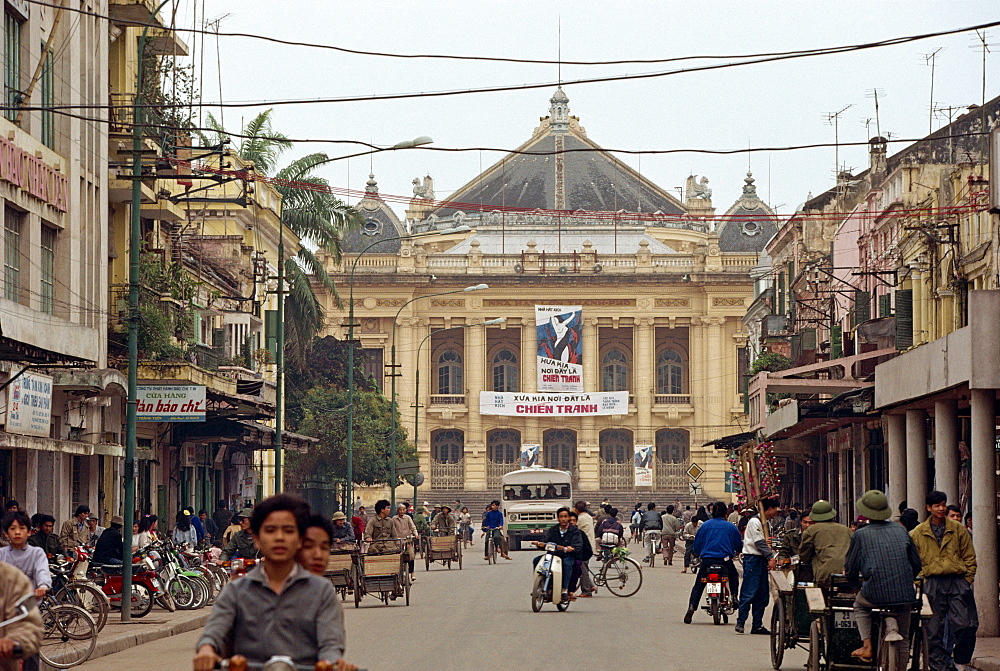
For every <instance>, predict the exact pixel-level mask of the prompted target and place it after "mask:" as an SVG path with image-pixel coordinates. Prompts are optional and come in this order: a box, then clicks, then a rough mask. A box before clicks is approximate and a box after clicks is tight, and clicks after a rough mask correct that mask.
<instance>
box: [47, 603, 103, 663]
mask: <svg viewBox="0 0 1000 671" xmlns="http://www.w3.org/2000/svg"><path fill="white" fill-rule="evenodd" d="M42 629H43V631H44V635H43V636H42V645H41V647H40V648H39V650H38V656H39V657H40V658H41V659H42V661H44V662H45V663H46V664H48V665H49V666H51V667H54V668H57V669H70V668H73V667H74V666H79V665H80V664H83V663H84V662H85V661H87V659H88V658H89V657H90V655H91V653H93V652H94V646H96V645H97V627H96V626H95V625H94V621H93V620H92V619H90V614H89V613H87V611H85V610H84V609H83V608H80V607H79V606H72V605H61V606H52V607H50V608H49V609H47V610H46V611H45V613H44V614H43V615H42Z"/></svg>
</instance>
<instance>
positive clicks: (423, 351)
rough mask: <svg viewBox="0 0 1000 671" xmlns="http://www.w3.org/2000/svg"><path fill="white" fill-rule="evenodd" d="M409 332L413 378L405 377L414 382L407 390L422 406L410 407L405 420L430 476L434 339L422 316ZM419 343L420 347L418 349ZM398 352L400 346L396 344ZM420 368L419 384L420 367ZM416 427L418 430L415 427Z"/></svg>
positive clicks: (411, 323)
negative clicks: (411, 344) (418, 381)
mask: <svg viewBox="0 0 1000 671" xmlns="http://www.w3.org/2000/svg"><path fill="white" fill-rule="evenodd" d="M409 328H410V334H411V338H412V340H411V342H412V343H413V352H409V353H407V355H406V356H407V357H410V360H411V361H412V364H413V378H412V379H411V378H403V379H405V380H407V384H409V385H412V386H411V387H410V391H409V392H408V393H409V395H410V397H411V398H412V399H413V404H414V405H417V406H419V407H417V408H411V411H412V412H411V414H410V415H409V416H408V417H407V418H406V419H405V420H404V421H403V425H404V426H406V427H407V428H408V429H409V430H410V432H411V433H410V436H411V439H412V440H413V442H414V444H415V445H416V448H417V459H418V460H419V461H420V470H421V471H423V472H424V473H425V474H427V476H428V477H429V476H430V472H431V449H430V444H431V442H430V438H431V432H430V424H429V422H428V421H427V404H428V403H430V400H431V396H430V392H431V389H432V387H431V382H432V379H433V377H434V371H433V370H432V369H431V354H430V351H431V347H432V344H431V340H432V338H427V340H426V341H424V338H426V337H427V334H428V333H429V329H428V328H427V320H426V319H422V318H420V317H414V318H413V319H412V320H411V322H410V327H409ZM421 342H423V347H420V343H421ZM418 347H420V351H419V352H417V351H416V349H417V348H418ZM396 351H397V356H398V352H399V348H398V346H397V349H396ZM418 370H419V371H420V385H419V387H418V386H417V371H418ZM418 418H419V420H420V421H419V426H417V419H418ZM414 429H416V431H415V430H414Z"/></svg>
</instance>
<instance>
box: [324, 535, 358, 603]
mask: <svg viewBox="0 0 1000 671" xmlns="http://www.w3.org/2000/svg"><path fill="white" fill-rule="evenodd" d="M324 575H325V576H326V577H327V578H328V579H329V580H330V582H331V583H333V587H334V589H336V590H337V592H338V593H339V594H340V599H341V601H347V595H348V594H349V593H355V594H356V593H357V584H358V576H359V575H361V549H360V548H359V547H358V544H357V543H353V542H338V541H334V543H333V544H332V545H331V546H330V557H329V559H327V560H326V573H325V574H324ZM355 600H356V602H355V606H356V605H357V598H356V597H355Z"/></svg>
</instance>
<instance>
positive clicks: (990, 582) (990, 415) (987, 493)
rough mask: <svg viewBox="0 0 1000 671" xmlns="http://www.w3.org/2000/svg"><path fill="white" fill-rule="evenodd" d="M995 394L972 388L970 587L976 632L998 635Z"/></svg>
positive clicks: (999, 625)
mask: <svg viewBox="0 0 1000 671" xmlns="http://www.w3.org/2000/svg"><path fill="white" fill-rule="evenodd" d="M995 403H996V395H995V392H994V391H993V390H992V389H973V390H972V529H973V534H972V544H973V547H974V548H975V550H976V557H978V558H979V561H978V565H979V568H978V570H977V571H976V582H975V583H974V584H973V589H974V590H975V594H976V603H977V604H978V607H979V636H998V635H1000V620H998V613H997V607H996V604H997V596H998V594H997V592H998V590H997V563H996V560H995V557H996V556H997V525H996V513H997V485H996V475H995V473H996V465H995V462H994V459H995V449H996V405H995Z"/></svg>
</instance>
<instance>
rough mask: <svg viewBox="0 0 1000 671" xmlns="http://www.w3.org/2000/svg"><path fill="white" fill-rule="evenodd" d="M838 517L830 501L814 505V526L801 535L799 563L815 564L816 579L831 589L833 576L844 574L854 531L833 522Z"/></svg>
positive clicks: (812, 515)
mask: <svg viewBox="0 0 1000 671" xmlns="http://www.w3.org/2000/svg"><path fill="white" fill-rule="evenodd" d="M836 516H837V511H836V510H834V509H833V506H832V505H830V502H829V501H822V500H820V501H817V502H816V503H814V504H813V507H812V511H810V513H809V519H811V520H812V522H813V523H812V525H811V526H809V528H807V529H806V530H805V531H803V532H802V540H801V542H800V543H799V561H801V562H802V563H803V564H812V569H813V578H814V579H815V580H816V584H817V585H820V586H821V587H829V586H830V576H831V575H832V574H834V573H843V572H844V559H845V558H846V557H847V550H848V548H850V547H851V530H850V529H848V528H847V527H845V526H844V525H843V524H837V523H836V522H834V521H833V518H834V517H836Z"/></svg>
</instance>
